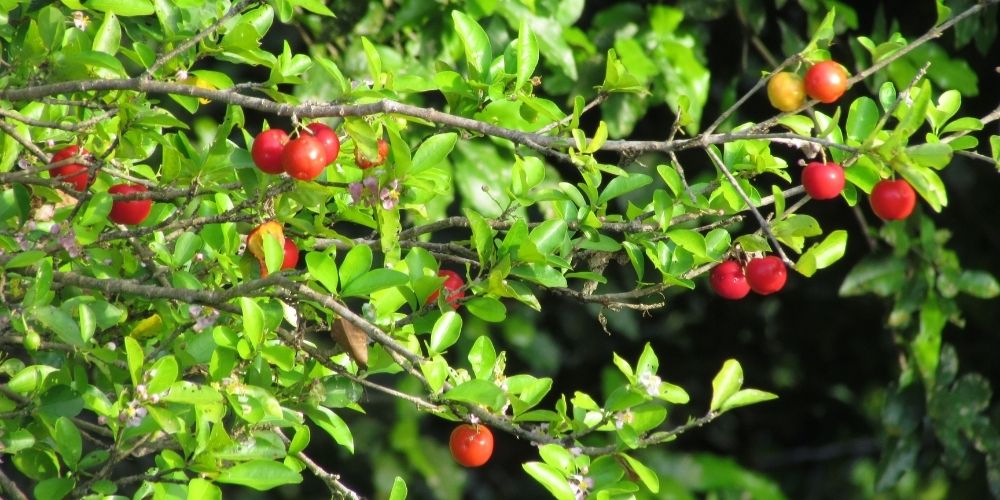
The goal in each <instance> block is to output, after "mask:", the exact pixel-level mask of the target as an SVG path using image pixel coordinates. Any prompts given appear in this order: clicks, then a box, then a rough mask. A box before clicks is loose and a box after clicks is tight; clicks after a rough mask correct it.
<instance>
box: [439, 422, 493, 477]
mask: <svg viewBox="0 0 1000 500" xmlns="http://www.w3.org/2000/svg"><path fill="white" fill-rule="evenodd" d="M448 447H449V448H451V456H453V457H455V461H456V462H458V463H460V464H462V465H464V466H466V467H479V466H480V465H483V464H485V463H486V462H487V461H489V459H490V456H491V455H493V432H491V431H490V429H489V427H486V426H485V425H478V424H462V425H460V426H458V427H455V430H453V431H451V439H450V440H449V441H448Z"/></svg>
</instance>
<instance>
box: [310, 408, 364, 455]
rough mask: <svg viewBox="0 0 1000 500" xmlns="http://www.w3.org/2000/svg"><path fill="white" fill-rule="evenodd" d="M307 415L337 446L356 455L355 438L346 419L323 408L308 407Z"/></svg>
mask: <svg viewBox="0 0 1000 500" xmlns="http://www.w3.org/2000/svg"><path fill="white" fill-rule="evenodd" d="M306 415H308V416H309V419H310V420H312V421H313V423H315V424H316V425H318V426H319V427H320V428H321V429H323V430H324V431H326V432H327V434H329V435H330V437H332V438H333V440H334V441H336V442H337V444H339V445H341V446H343V447H344V448H347V451H349V452H351V453H354V436H353V435H352V434H351V429H350V428H348V427H347V424H346V423H345V422H344V419H342V418H340V416H339V415H337V414H336V413H334V412H333V411H331V410H330V409H328V408H326V407H323V406H307V407H306Z"/></svg>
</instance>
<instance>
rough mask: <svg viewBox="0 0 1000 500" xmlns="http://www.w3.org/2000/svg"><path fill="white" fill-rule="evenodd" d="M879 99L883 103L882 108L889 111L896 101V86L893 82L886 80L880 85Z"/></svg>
mask: <svg viewBox="0 0 1000 500" xmlns="http://www.w3.org/2000/svg"><path fill="white" fill-rule="evenodd" d="M878 101H879V104H881V105H882V109H883V110H885V111H888V110H889V108H891V107H892V105H893V103H895V102H896V86H895V85H893V84H892V82H885V83H883V84H882V86H881V87H879V90H878Z"/></svg>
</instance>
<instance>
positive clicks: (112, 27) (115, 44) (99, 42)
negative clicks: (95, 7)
mask: <svg viewBox="0 0 1000 500" xmlns="http://www.w3.org/2000/svg"><path fill="white" fill-rule="evenodd" d="M121 38H122V30H121V25H120V24H119V23H118V16H116V15H115V14H114V13H112V12H109V13H108V14H107V15H105V16H104V21H101V26H100V27H99V28H98V29H97V33H95V34H94V44H93V47H92V48H93V49H94V51H96V52H105V53H107V54H111V55H114V54H117V53H118V48H119V47H120V45H121Z"/></svg>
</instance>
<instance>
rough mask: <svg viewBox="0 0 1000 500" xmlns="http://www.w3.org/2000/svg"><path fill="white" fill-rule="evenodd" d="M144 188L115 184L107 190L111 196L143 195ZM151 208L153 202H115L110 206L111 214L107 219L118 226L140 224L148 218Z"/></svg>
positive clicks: (147, 200) (146, 200)
mask: <svg viewBox="0 0 1000 500" xmlns="http://www.w3.org/2000/svg"><path fill="white" fill-rule="evenodd" d="M146 191H148V190H147V189H146V186H142V185H139V184H115V185H114V186H111V187H110V188H109V189H108V192H109V193H111V194H132V193H145V192H146ZM152 208H153V200H150V199H144V200H130V201H123V200H115V201H114V202H113V203H112V204H111V213H110V214H108V218H109V219H111V220H112V221H114V222H116V223H118V224H140V223H142V221H144V220H146V217H148V216H149V211H150V210H152Z"/></svg>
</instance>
